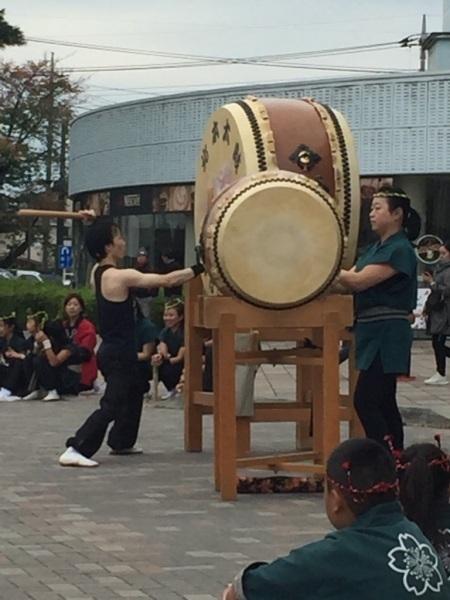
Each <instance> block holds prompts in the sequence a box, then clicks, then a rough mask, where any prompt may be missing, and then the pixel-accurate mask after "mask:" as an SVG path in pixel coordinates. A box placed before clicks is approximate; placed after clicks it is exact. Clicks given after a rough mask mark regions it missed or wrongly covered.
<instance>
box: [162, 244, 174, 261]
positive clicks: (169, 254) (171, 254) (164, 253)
mask: <svg viewBox="0 0 450 600" xmlns="http://www.w3.org/2000/svg"><path fill="white" fill-rule="evenodd" d="M161 256H167V258H170V259H171V260H174V259H175V258H176V256H175V252H174V251H173V249H172V248H169V247H166V248H163V249H162V250H161Z"/></svg>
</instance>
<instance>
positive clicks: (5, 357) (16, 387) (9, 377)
mask: <svg viewBox="0 0 450 600" xmlns="http://www.w3.org/2000/svg"><path fill="white" fill-rule="evenodd" d="M25 357H26V340H25V338H24V337H23V335H22V332H21V331H20V330H19V328H18V326H17V320H16V314H15V313H14V312H13V313H11V314H10V315H7V316H4V317H0V401H3V402H13V401H15V400H20V394H21V392H22V391H23V361H24V359H25Z"/></svg>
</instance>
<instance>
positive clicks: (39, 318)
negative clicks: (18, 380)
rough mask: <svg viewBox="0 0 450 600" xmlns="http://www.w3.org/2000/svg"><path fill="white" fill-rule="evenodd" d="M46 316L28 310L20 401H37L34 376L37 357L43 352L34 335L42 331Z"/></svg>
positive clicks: (36, 385)
mask: <svg viewBox="0 0 450 600" xmlns="http://www.w3.org/2000/svg"><path fill="white" fill-rule="evenodd" d="M47 320H48V314H47V313H46V312H45V311H43V310H40V311H36V312H32V311H31V309H30V310H28V313H27V320H26V324H25V329H26V331H27V335H28V337H27V339H26V344H27V348H26V356H25V359H24V361H23V372H24V384H25V394H26V395H25V396H23V398H22V400H37V399H38V398H39V397H40V394H39V393H37V388H38V383H37V375H36V361H37V356H38V355H39V354H41V352H43V350H42V347H41V345H40V344H39V343H38V342H37V341H36V334H37V333H38V332H39V331H42V329H43V327H44V325H45V323H46V321H47Z"/></svg>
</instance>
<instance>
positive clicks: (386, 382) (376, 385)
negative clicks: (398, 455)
mask: <svg viewBox="0 0 450 600" xmlns="http://www.w3.org/2000/svg"><path fill="white" fill-rule="evenodd" d="M396 393H397V375H396V374H395V373H384V371H383V365H382V362H381V357H380V354H377V356H376V357H375V359H374V361H373V363H372V364H371V365H370V367H369V368H368V369H367V371H361V372H360V374H359V377H358V382H357V384H356V389H355V396H354V404H355V409H356V412H357V414H358V417H359V419H360V421H361V423H362V426H363V427H364V431H365V432H366V435H367V437H368V438H370V439H372V440H376V441H377V442H380V443H385V437H386V436H391V437H392V441H393V444H394V447H395V448H396V449H402V448H403V422H402V417H401V415H400V411H399V410H398V406H397V399H396Z"/></svg>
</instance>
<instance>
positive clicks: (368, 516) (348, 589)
mask: <svg viewBox="0 0 450 600" xmlns="http://www.w3.org/2000/svg"><path fill="white" fill-rule="evenodd" d="M397 498H398V479H397V474H396V468H395V463H394V460H393V458H392V456H391V455H390V454H389V452H388V451H387V450H386V449H385V448H383V447H382V446H381V445H380V444H378V442H375V441H373V440H368V439H367V440H365V439H354V440H348V441H346V442H344V443H343V444H341V445H340V446H338V448H336V450H335V451H334V452H333V453H332V455H331V456H330V458H329V460H328V463H327V489H326V493H325V505H326V512H327V516H328V518H329V520H330V522H331V523H332V525H333V526H334V527H335V528H336V530H337V531H333V532H331V533H329V534H328V535H327V536H326V537H325V538H324V539H323V540H321V541H319V542H315V543H312V544H308V545H306V546H304V547H301V548H297V549H295V550H293V551H292V552H291V553H290V554H289V555H288V556H286V557H283V558H279V559H277V560H275V561H274V562H272V563H270V564H267V563H261V562H259V563H253V564H251V565H249V566H248V567H246V568H245V569H244V570H243V571H242V572H241V573H240V574H239V575H238V576H237V577H236V578H235V580H234V582H233V583H232V584H231V585H230V586H228V588H227V589H226V590H225V592H224V594H223V600H322V599H323V600H325V599H326V600H334V599H336V600H344V599H345V600H361V599H364V600H380V599H383V600H408V599H409V600H411V599H412V598H417V597H420V598H421V599H422V600H430V599H436V600H437V599H438V598H439V599H444V598H446V599H447V598H450V583H449V582H448V581H447V579H446V575H445V571H444V568H443V565H442V563H441V562H440V560H439V559H438V556H437V554H436V552H435V550H434V549H433V548H432V546H431V544H430V542H429V541H428V540H427V539H426V537H425V536H424V535H423V533H422V532H421V531H420V529H419V528H418V527H417V525H415V524H414V523H412V522H411V521H409V520H408V519H407V518H406V517H405V516H404V514H403V512H402V509H401V506H400V504H399V502H398V500H397Z"/></svg>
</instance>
